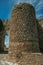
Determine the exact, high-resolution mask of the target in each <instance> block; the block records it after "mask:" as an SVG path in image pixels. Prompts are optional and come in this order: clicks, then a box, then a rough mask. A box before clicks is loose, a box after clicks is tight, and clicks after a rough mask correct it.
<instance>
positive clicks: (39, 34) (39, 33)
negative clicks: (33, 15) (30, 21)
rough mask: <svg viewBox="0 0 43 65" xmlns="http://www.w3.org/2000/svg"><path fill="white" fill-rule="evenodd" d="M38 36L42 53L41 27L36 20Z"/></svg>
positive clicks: (42, 29)
mask: <svg viewBox="0 0 43 65" xmlns="http://www.w3.org/2000/svg"><path fill="white" fill-rule="evenodd" d="M37 28H38V37H39V49H40V52H41V53H43V27H42V26H41V25H40V24H39V22H38V20H37Z"/></svg>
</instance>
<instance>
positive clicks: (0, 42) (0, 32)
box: [0, 19, 5, 52]
mask: <svg viewBox="0 0 43 65" xmlns="http://www.w3.org/2000/svg"><path fill="white" fill-rule="evenodd" d="M4 37H5V36H4V25H3V23H2V20H1V19H0V52H3V51H4Z"/></svg>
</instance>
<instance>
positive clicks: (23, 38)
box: [9, 3, 39, 57]
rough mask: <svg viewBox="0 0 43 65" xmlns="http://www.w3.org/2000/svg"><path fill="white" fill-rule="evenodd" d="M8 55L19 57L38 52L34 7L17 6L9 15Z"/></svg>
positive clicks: (26, 5)
mask: <svg viewBox="0 0 43 65" xmlns="http://www.w3.org/2000/svg"><path fill="white" fill-rule="evenodd" d="M11 16H12V17H11V28H10V35H11V36H10V46H9V55H11V56H13V57H20V56H21V55H22V53H23V52H24V53H25V52H28V53H29V52H38V51H39V42H38V32H37V24H36V17H35V10H34V7H33V6H32V5H30V4H26V3H23V4H19V5H17V6H16V7H15V8H14V9H13V10H12V14H11Z"/></svg>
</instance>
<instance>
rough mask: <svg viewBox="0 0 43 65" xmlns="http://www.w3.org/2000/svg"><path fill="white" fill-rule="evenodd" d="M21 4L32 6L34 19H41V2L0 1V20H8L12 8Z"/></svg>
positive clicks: (33, 0)
mask: <svg viewBox="0 0 43 65" xmlns="http://www.w3.org/2000/svg"><path fill="white" fill-rule="evenodd" d="M21 2H26V3H29V4H32V5H33V6H34V7H35V10H36V17H37V18H43V0H0V18H1V19H10V17H11V11H12V8H13V6H15V5H16V4H19V3H21Z"/></svg>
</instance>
